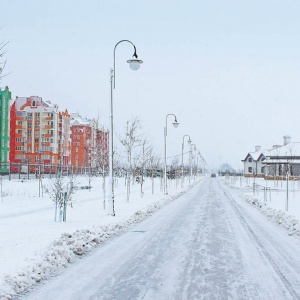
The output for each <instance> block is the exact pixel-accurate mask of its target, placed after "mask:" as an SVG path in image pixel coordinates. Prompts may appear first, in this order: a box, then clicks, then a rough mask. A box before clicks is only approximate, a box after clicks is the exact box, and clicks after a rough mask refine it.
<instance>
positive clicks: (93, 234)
mask: <svg viewBox="0 0 300 300" xmlns="http://www.w3.org/2000/svg"><path fill="white" fill-rule="evenodd" d="M197 183H199V182H194V183H193V184H191V185H189V186H188V187H187V188H186V189H185V190H183V191H181V192H179V193H177V194H175V195H173V196H168V197H164V198H162V199H161V200H160V201H157V202H155V203H152V204H151V205H149V206H147V207H146V208H145V209H142V210H138V211H136V212H135V213H134V214H133V215H132V216H131V217H130V218H129V219H127V220H126V221H122V222H119V223H116V224H108V225H105V226H101V227H98V228H95V227H94V228H92V229H85V230H76V231H75V232H73V233H63V234H62V235H61V237H60V238H59V239H57V240H55V241H54V242H52V243H51V244H50V245H49V246H48V247H47V249H45V250H44V251H43V252H42V253H40V254H39V255H37V257H36V258H35V259H33V260H32V261H31V264H30V266H28V267H27V268H25V269H24V270H23V271H21V272H19V273H17V274H15V275H6V276H5V281H4V286H1V287H0V300H4V299H13V297H14V296H16V295H17V294H21V293H23V292H25V291H26V290H28V289H29V288H30V287H32V286H33V285H34V284H36V283H38V282H41V281H42V280H45V279H46V278H49V277H50V276H53V275H55V274H57V273H58V272H60V271H62V269H63V268H66V267H67V266H68V265H69V264H70V263H72V262H74V261H75V260H76V259H77V258H78V257H80V256H82V255H84V254H86V253H87V252H89V251H90V250H91V249H93V248H94V247H95V246H97V245H98V244H100V243H103V242H105V241H106V240H107V239H109V238H111V237H112V236H114V235H117V234H120V233H122V232H124V231H126V230H128V228H129V227H131V226H133V225H134V224H137V223H139V222H141V221H142V220H144V219H146V218H148V217H149V216H151V215H152V214H153V213H155V212H156V211H157V210H159V209H160V208H162V207H163V206H164V205H166V204H168V203H170V202H172V201H173V200H175V199H177V198H179V197H180V196H182V195H183V194H184V193H186V192H187V191H188V190H190V189H191V188H192V187H194V186H195V185H196V184H197Z"/></svg>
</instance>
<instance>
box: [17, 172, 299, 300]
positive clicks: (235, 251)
mask: <svg viewBox="0 0 300 300" xmlns="http://www.w3.org/2000/svg"><path fill="white" fill-rule="evenodd" d="M238 193H239V192H238V191H235V190H230V189H228V188H226V187H224V186H223V185H222V183H221V181H220V180H219V179H218V178H206V179H205V180H203V181H202V183H201V184H199V185H198V186H196V187H195V188H193V189H192V190H190V191H189V192H188V193H187V194H185V195H184V196H182V197H181V198H179V199H177V200H175V201H174V202H172V203H171V204H169V205H167V206H165V207H164V208H162V209H161V210H160V211H158V212H157V213H155V214H154V215H153V216H152V217H150V218H148V219H147V220H145V221H143V222H142V223H140V224H139V225H138V226H136V227H134V228H131V230H130V231H128V232H127V233H125V234H123V235H121V236H118V237H115V238H113V239H112V240H110V241H108V242H106V243H105V244H103V245H100V246H99V247H98V248H96V249H95V250H94V251H92V253H90V254H89V255H87V256H85V257H84V258H83V259H81V260H79V261H77V262H76V263H74V264H73V265H71V266H70V267H69V268H68V269H66V270H65V271H64V272H63V273H62V274H61V275H59V276H57V277H55V278H53V279H50V280H48V281H46V282H45V283H44V284H41V285H40V286H38V287H37V288H36V289H35V290H33V291H31V293H30V294H27V295H26V296H25V297H23V299H30V300H33V299H38V300H41V299H43V300H46V299H51V300H53V299H56V300H58V299H62V300H67V299H72V300H76V299H80V300H83V299H120V300H125V299H130V300H133V299H149V300H150V299H151V300H154V299H209V300H211V299H239V300H240V299H251V300H252V299H264V300H265V299H272V300H276V299H280V300H281V299H300V246H299V245H300V239H299V237H295V236H289V235H288V233H287V231H285V230H283V229H281V228H280V227H278V226H277V225H275V224H273V223H271V222H270V221H268V220H267V219H266V217H265V216H263V215H261V214H260V213H259V212H258V211H257V210H256V209H255V208H254V207H252V206H251V205H249V204H248V203H246V202H244V200H242V199H241V197H240V196H239V194H238Z"/></svg>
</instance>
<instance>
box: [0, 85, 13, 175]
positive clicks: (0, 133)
mask: <svg viewBox="0 0 300 300" xmlns="http://www.w3.org/2000/svg"><path fill="white" fill-rule="evenodd" d="M10 99H11V92H10V91H9V89H8V87H5V89H4V90H3V91H2V90H1V89H0V163H1V164H0V173H1V174H2V173H8V172H9V168H8V167H9V165H8V164H7V163H8V162H9V136H10V135H9V105H10Z"/></svg>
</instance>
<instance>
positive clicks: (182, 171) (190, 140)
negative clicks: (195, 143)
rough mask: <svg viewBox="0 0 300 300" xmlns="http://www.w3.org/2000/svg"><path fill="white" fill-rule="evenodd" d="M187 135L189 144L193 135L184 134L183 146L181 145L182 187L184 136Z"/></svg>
mask: <svg viewBox="0 0 300 300" xmlns="http://www.w3.org/2000/svg"><path fill="white" fill-rule="evenodd" d="M185 137H189V140H188V144H189V145H190V144H191V143H192V141H191V137H190V136H189V135H188V134H186V135H184V136H183V138H182V147H181V187H183V149H184V138H185Z"/></svg>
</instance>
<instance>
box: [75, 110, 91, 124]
mask: <svg viewBox="0 0 300 300" xmlns="http://www.w3.org/2000/svg"><path fill="white" fill-rule="evenodd" d="M90 122H91V121H90V120H88V119H84V118H82V117H81V116H80V115H79V114H78V113H71V126H80V125H82V126H88V125H90Z"/></svg>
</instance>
